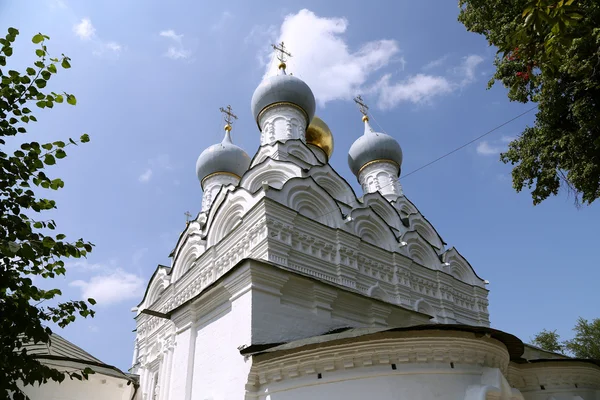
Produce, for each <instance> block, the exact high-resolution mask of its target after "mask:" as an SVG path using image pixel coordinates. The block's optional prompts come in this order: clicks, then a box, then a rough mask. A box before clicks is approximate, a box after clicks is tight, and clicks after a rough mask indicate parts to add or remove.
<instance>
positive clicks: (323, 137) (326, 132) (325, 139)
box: [306, 116, 333, 159]
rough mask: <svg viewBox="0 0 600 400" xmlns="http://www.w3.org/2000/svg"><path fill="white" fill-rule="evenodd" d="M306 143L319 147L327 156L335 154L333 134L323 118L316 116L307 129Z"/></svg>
mask: <svg viewBox="0 0 600 400" xmlns="http://www.w3.org/2000/svg"><path fill="white" fill-rule="evenodd" d="M306 143H307V144H312V145H313V146H317V147H319V148H320V149H321V150H323V151H324V152H325V154H326V155H327V159H329V158H331V155H332V154H333V134H332V133H331V129H329V126H327V124H326V123H325V121H323V120H322V119H321V118H319V117H317V116H315V117H314V118H313V119H312V121H311V122H310V125H308V128H307V129H306Z"/></svg>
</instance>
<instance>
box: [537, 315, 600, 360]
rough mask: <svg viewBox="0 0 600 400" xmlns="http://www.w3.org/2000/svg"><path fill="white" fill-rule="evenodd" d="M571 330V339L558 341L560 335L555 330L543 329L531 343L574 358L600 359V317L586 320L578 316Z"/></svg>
mask: <svg viewBox="0 0 600 400" xmlns="http://www.w3.org/2000/svg"><path fill="white" fill-rule="evenodd" d="M573 331H575V337H574V338H573V339H571V340H564V341H560V340H559V339H560V336H559V335H558V333H556V331H555V330H554V331H547V330H545V329H544V330H543V331H541V332H540V333H538V334H537V335H535V337H534V338H533V340H532V344H534V345H536V346H538V347H541V348H542V349H544V350H548V351H552V352H555V353H561V354H565V353H568V354H569V355H570V356H573V357H575V358H591V359H594V360H600V318H596V319H594V320H593V321H592V322H588V321H587V320H586V319H583V318H581V317H580V318H579V319H578V320H577V324H576V325H575V327H574V328H573Z"/></svg>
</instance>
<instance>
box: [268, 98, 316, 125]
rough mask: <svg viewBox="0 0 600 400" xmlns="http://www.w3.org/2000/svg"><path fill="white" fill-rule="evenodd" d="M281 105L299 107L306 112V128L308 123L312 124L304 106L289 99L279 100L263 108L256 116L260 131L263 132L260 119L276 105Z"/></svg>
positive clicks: (302, 111) (303, 112)
mask: <svg viewBox="0 0 600 400" xmlns="http://www.w3.org/2000/svg"><path fill="white" fill-rule="evenodd" d="M281 106H288V107H293V108H296V109H298V110H299V111H300V112H301V113H302V114H304V118H305V120H306V126H305V127H304V129H306V128H308V125H309V124H310V121H309V120H308V114H307V113H306V111H304V109H303V108H302V107H300V106H299V105H297V104H294V103H291V102H289V101H279V102H277V103H273V104H269V105H268V106H266V107H265V108H263V109H262V110H261V111H260V112H259V113H258V116H257V117H256V123H257V124H258V129H260V131H261V132H262V127H261V126H260V122H259V121H260V119H261V117H262V116H263V114H264V113H266V112H267V111H269V110H271V109H273V108H275V107H281Z"/></svg>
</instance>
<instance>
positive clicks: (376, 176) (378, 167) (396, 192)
mask: <svg viewBox="0 0 600 400" xmlns="http://www.w3.org/2000/svg"><path fill="white" fill-rule="evenodd" d="M358 181H359V182H360V185H361V186H362V188H363V192H364V193H365V194H366V193H373V192H377V191H379V193H381V194H382V195H383V196H384V197H385V198H386V199H388V200H390V201H391V200H395V199H397V198H398V197H399V196H402V187H401V186H400V182H398V164H396V163H395V162H393V161H385V160H382V161H379V162H373V163H371V164H368V165H367V166H366V167H364V168H363V169H362V170H361V171H360V173H359V174H358Z"/></svg>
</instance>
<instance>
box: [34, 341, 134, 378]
mask: <svg viewBox="0 0 600 400" xmlns="http://www.w3.org/2000/svg"><path fill="white" fill-rule="evenodd" d="M23 347H24V348H25V349H26V350H27V353H28V354H29V355H31V356H33V357H34V358H36V359H38V360H40V362H42V363H51V364H54V365H55V367H56V365H64V366H72V365H73V363H76V364H77V365H78V368H81V369H84V368H86V367H89V368H91V369H93V370H94V371H95V372H96V373H99V374H104V375H108V376H114V377H117V378H122V379H125V380H128V381H131V382H132V383H133V384H134V385H137V377H136V376H135V375H131V374H126V373H124V372H123V371H121V370H120V369H118V368H117V367H114V366H112V365H108V364H105V363H104V362H102V361H100V360H99V359H97V358H96V357H94V356H92V355H91V354H90V353H88V352H87V351H85V350H83V349H82V348H81V347H79V346H76V345H74V344H73V343H71V342H69V341H68V340H66V339H65V338H63V337H62V336H60V335H57V334H56V333H52V334H51V335H50V342H48V343H27V344H25V345H24V346H23Z"/></svg>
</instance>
